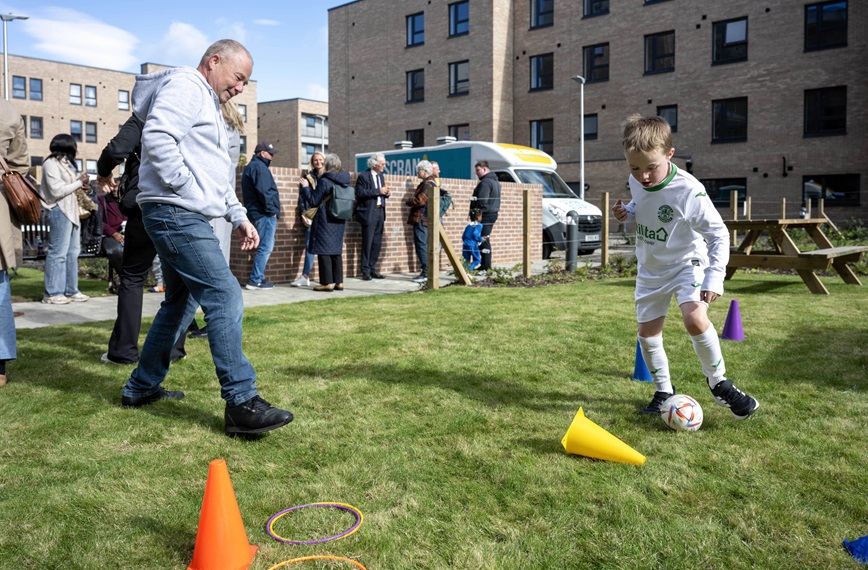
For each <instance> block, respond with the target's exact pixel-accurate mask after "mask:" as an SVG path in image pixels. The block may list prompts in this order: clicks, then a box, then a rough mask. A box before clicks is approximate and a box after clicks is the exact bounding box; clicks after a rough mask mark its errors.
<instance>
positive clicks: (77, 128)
mask: <svg viewBox="0 0 868 570" xmlns="http://www.w3.org/2000/svg"><path fill="white" fill-rule="evenodd" d="M69 134H71V135H72V138H74V139H75V141H76V142H81V121H70V122H69Z"/></svg>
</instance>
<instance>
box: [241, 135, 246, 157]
mask: <svg viewBox="0 0 868 570" xmlns="http://www.w3.org/2000/svg"><path fill="white" fill-rule="evenodd" d="M241 154H247V135H241Z"/></svg>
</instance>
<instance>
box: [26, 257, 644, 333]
mask: <svg viewBox="0 0 868 570" xmlns="http://www.w3.org/2000/svg"><path fill="white" fill-rule="evenodd" d="M615 243H617V242H615ZM625 251H628V252H630V253H632V248H626V250H625ZM625 251H622V248H619V247H617V246H613V247H612V249H611V250H610V254H615V253H624V252H625ZM555 255H556V256H557V255H560V256H563V252H556V253H555ZM588 261H590V262H591V264H592V265H599V264H600V254H599V250H598V251H597V252H596V253H595V254H594V255H593V256H589V257H584V256H583V257H579V259H578V265H579V266H581V265H583V264H585V263H587V262H588ZM547 265H548V262H546V261H536V262H534V263H533V264H532V266H531V273H532V274H534V275H538V274H541V273H544V272H545V271H546V266H547ZM415 275H416V274H415V273H395V274H390V275H387V276H386V278H385V279H372V280H371V281H362V280H361V279H358V278H349V279H347V280H346V281H344V290H343V291H334V292H332V293H320V292H317V291H314V290H313V285H315V284H316V283H315V282H313V283H312V285H311V286H310V287H290V286H289V284H281V285H275V287H274V289H266V290H259V291H248V290H247V289H242V294H243V295H244V306H245V307H261V306H266V305H281V304H284V303H298V302H301V301H313V300H317V299H330V298H340V297H364V296H367V295H389V294H397V293H411V292H413V291H418V290H419V289H421V288H422V286H421V285H419V284H418V283H413V282H412V281H410V279H411V278H413V277H414V276H415ZM453 281H455V278H454V276H452V275H450V274H448V273H446V272H442V273H441V274H440V285H441V286H444V285H447V284H449V283H452V282H453ZM117 299H118V298H117V296H115V295H106V296H104V297H93V298H91V299H90V300H89V301H87V302H86V303H69V304H68V305H43V304H42V303H41V302H28V303H13V304H12V308H13V310H14V311H15V315H16V316H15V328H16V329H35V328H39V327H48V326H52V325H74V324H81V323H92V322H99V321H114V320H115V317H116V316H117ZM162 300H163V295H162V294H160V293H147V292H146V293H145V295H144V304H143V307H142V314H143V316H145V317H153V316H154V315H156V314H157V310H158V309H159V308H160V302H161V301H162Z"/></svg>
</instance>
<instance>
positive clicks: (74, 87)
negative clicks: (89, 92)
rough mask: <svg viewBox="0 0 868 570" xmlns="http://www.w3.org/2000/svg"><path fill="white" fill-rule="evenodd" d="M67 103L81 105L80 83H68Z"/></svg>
mask: <svg viewBox="0 0 868 570" xmlns="http://www.w3.org/2000/svg"><path fill="white" fill-rule="evenodd" d="M69 104H70V105H81V85H79V84H78V83H70V84H69Z"/></svg>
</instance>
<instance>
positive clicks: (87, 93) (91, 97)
mask: <svg viewBox="0 0 868 570" xmlns="http://www.w3.org/2000/svg"><path fill="white" fill-rule="evenodd" d="M84 104H85V106H87V107H96V87H94V86H93V85H85V86H84Z"/></svg>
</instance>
